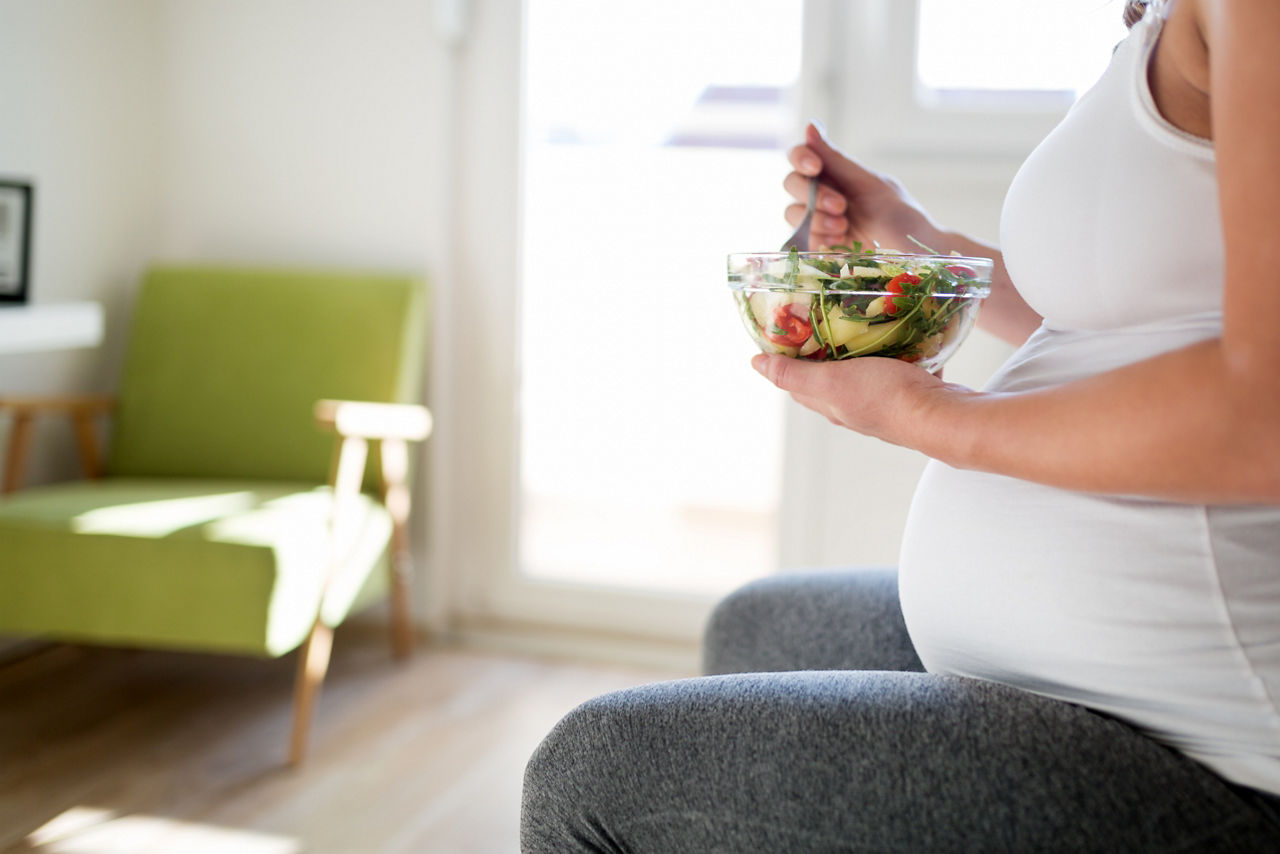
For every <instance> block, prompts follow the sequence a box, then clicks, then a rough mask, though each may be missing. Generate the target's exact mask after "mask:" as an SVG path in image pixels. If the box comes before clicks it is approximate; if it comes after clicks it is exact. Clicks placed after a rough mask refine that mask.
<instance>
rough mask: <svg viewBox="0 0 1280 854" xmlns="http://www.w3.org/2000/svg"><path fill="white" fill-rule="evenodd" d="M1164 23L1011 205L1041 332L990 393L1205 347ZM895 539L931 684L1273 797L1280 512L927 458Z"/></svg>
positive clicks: (1189, 193) (1064, 132)
mask: <svg viewBox="0 0 1280 854" xmlns="http://www.w3.org/2000/svg"><path fill="white" fill-rule="evenodd" d="M1159 5H1160V4H1154V5H1153V8H1151V9H1149V10H1148V12H1147V15H1146V16H1145V17H1144V19H1143V20H1142V21H1141V22H1140V23H1138V24H1137V25H1136V26H1135V27H1134V28H1133V30H1132V32H1131V33H1130V35H1129V37H1128V38H1127V39H1126V40H1125V41H1124V42H1123V43H1122V44H1121V45H1120V47H1119V48H1118V49H1117V51H1116V53H1115V56H1114V57H1113V59H1112V62H1111V65H1110V67H1109V68H1108V70H1107V71H1106V73H1105V74H1104V75H1103V77H1102V78H1101V79H1100V80H1099V82H1098V84H1097V85H1096V86H1095V87H1094V88H1093V89H1092V90H1090V92H1089V93H1088V94H1086V95H1084V96H1083V97H1082V98H1081V99H1080V100H1079V101H1078V102H1077V103H1076V105H1075V106H1074V107H1073V108H1072V110H1071V111H1070V113H1069V114H1068V115H1067V117H1066V118H1065V119H1064V120H1063V122H1062V123H1061V124H1060V125H1059V126H1058V127H1057V128H1056V129H1055V130H1054V131H1053V132H1052V133H1051V134H1050V135H1049V136H1048V137H1047V138H1046V139H1045V140H1044V142H1043V143H1042V144H1041V145H1040V146H1039V148H1037V149H1036V151H1035V152H1033V153H1032V154H1031V156H1030V157H1029V158H1028V159H1027V161H1026V163H1025V164H1024V165H1023V167H1022V169H1021V170H1020V171H1019V173H1018V175H1017V177H1016V178H1015V179H1014V182H1013V184H1012V186H1011V187H1010V190H1009V194H1008V197H1007V199H1006V202H1005V207H1004V211H1003V215H1002V217H1001V242H1002V244H1003V251H1004V257H1005V261H1006V263H1007V265H1008V269H1009V272H1010V275H1011V276H1012V278H1013V281H1014V283H1015V284H1016V285H1017V287H1018V289H1019V291H1020V292H1021V293H1022V294H1023V296H1024V297H1025V299H1026V300H1027V302H1028V303H1030V304H1031V306H1032V307H1033V308H1035V309H1036V310H1037V311H1038V312H1040V313H1041V315H1042V316H1043V317H1044V318H1045V321H1044V324H1043V325H1042V327H1041V328H1040V329H1039V330H1037V331H1036V332H1035V334H1033V335H1032V336H1031V338H1030V339H1029V340H1028V341H1027V343H1026V344H1025V345H1024V346H1023V347H1022V348H1020V349H1019V350H1018V351H1017V352H1016V353H1015V354H1014V355H1013V356H1012V358H1011V359H1010V360H1009V362H1008V363H1007V364H1006V365H1005V366H1004V367H1003V368H1002V369H1001V370H1000V371H999V372H998V373H997V374H996V376H995V377H993V378H992V380H991V381H990V383H989V384H988V389H990V390H993V391H1020V390H1026V389H1036V388H1043V387H1045V386H1051V385H1055V384H1058V383H1063V382H1067V381H1070V380H1073V379H1077V378H1080V377H1084V376H1088V375H1091V374H1096V373H1099V372H1102V371H1106V370H1109V369H1111V368H1114V367H1117V366H1120V365H1124V364H1128V363H1132V362H1135V361H1138V360H1141V359H1144V358H1147V357H1149V356H1153V355H1156V354H1158V353H1161V352H1165V351H1168V350H1172V349H1175V348H1180V347H1184V346H1186V345H1188V344H1191V343H1193V342H1195V341H1199V340H1203V339H1205V338H1211V337H1217V336H1219V335H1220V334H1221V329H1222V315H1221V309H1222V280H1223V247H1222V238H1221V226H1220V222H1219V217H1218V199H1217V184H1216V179H1215V175H1214V152H1213V147H1212V145H1211V143H1209V142H1208V141H1206V140H1203V139H1199V138H1197V137H1193V136H1190V135H1189V134H1186V133H1183V132H1182V131H1179V130H1178V129H1176V128H1174V127H1173V126H1172V125H1170V124H1169V123H1168V122H1167V121H1165V120H1164V119H1163V118H1162V117H1161V116H1160V114H1159V113H1158V112H1157V110H1156V108H1155V105H1154V102H1153V100H1152V98H1151V93H1150V89H1149V87H1148V84H1147V67H1148V62H1149V59H1150V56H1151V52H1152V48H1153V47H1154V45H1155V42H1156V39H1157V38H1158V36H1159V33H1160V30H1161V27H1162V24H1163V13H1162V9H1161V8H1159ZM903 541H904V547H903V551H902V558H901V575H900V584H901V595H902V606H903V612H904V614H905V616H906V620H907V627H908V629H909V630H910V632H911V638H912V641H913V642H914V643H915V645H916V648H917V650H918V651H919V653H920V656H921V658H922V659H923V661H924V663H925V666H926V667H927V668H928V669H929V670H930V671H933V672H937V673H948V674H955V675H961V676H969V677H976V678H981V679H988V680H993V681H998V682H1003V683H1008V684H1012V685H1016V686H1020V687H1022V688H1026V689H1028V690H1030V691H1034V692H1036V693H1039V694H1045V695H1048V696H1051V697H1056V698H1060V699H1063V700H1068V701H1072V702H1076V703H1080V704H1083V705H1085V706H1089V707H1091V708H1095V709H1097V710H1099V711H1103V712H1107V713H1109V714H1112V715H1115V716H1117V717H1119V718H1121V719H1123V720H1125V721H1128V722H1130V723H1131V724H1133V725H1135V726H1136V727H1138V728H1139V729H1141V730H1143V731H1145V732H1147V733H1149V734H1150V735H1152V736H1154V737H1155V738H1156V739H1158V740H1160V741H1162V742H1164V743H1166V744H1169V745H1171V746H1173V747H1175V748H1178V749H1180V750H1182V751H1183V752H1185V753H1186V754H1188V755H1189V756H1191V757H1192V758H1194V759H1197V760H1199V761H1201V762H1203V763H1205V764H1206V765H1208V766H1209V767H1211V768H1213V769H1214V770H1215V771H1217V772H1218V773H1220V774H1222V775H1223V776H1224V777H1226V778H1227V779H1229V780H1232V781H1235V782H1238V783H1242V784H1245V785H1249V786H1254V787H1256V788H1259V789H1262V790H1264V791H1268V792H1272V793H1276V794H1280V711H1278V705H1277V701H1278V700H1280V507H1275V506H1265V507H1264V506H1253V507H1240V506H1230V507H1228V506H1203V505H1188V504H1177V503H1171V502H1167V501H1159V500H1152V499H1145V498H1141V497H1117V496H1102V495H1091V494H1083V493H1077V492H1068V491H1064V490H1060V489H1054V488H1051V487H1047V486H1041V485H1038V484H1033V483H1028V482H1025V481H1019V480H1015V479H1012V478H1007V477H1001V476H997V475H990V474H984V473H980V472H969V471H960V470H957V469H953V468H950V467H948V466H945V465H943V464H941V463H937V462H931V463H930V464H929V465H928V466H927V467H926V469H925V473H924V476H923V478H922V479H921V482H920V485H919V487H918V489H917V492H916V495H915V499H914V501H913V502H912V507H911V512H910V514H909V518H908V522H907V530H906V533H905V536H904V540H903Z"/></svg>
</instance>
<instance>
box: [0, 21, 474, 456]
mask: <svg viewBox="0 0 1280 854" xmlns="http://www.w3.org/2000/svg"><path fill="white" fill-rule="evenodd" d="M434 8H435V6H434V4H433V3H429V2H423V0H377V2H363V0H219V2H207V0H111V2H100V0H0V174H3V175H8V176H13V177H23V178H30V179H33V180H34V182H35V183H36V201H35V209H36V222H35V226H34V235H35V244H34V250H33V269H32V278H33V286H32V292H31V297H30V298H31V300H32V301H33V302H36V303H42V302H60V301H67V300H79V299H91V300H99V301H101V302H103V303H104V304H105V307H106V312H107V335H106V341H105V344H104V346H103V347H102V348H100V349H97V350H81V351H72V352H63V353H49V354H38V355H36V354H30V355H22V356H0V394H6V393H9V394H13V393H32V394H36V393H46V394H47V393H59V392H74V391H110V390H112V389H113V388H114V382H115V376H116V374H117V372H118V369H119V363H120V358H121V353H122V349H123V342H124V340H125V336H126V333H127V327H128V319H129V311H130V304H131V297H132V294H133V290H134V286H135V284H136V281H137V279H138V276H139V273H140V272H141V271H142V269H143V268H144V267H145V266H146V265H147V264H148V263H149V262H151V261H153V260H157V259H164V260H231V261H246V262H262V263H281V264H289V263H297V264H309V265H332V266H348V267H362V268H380V269H390V270H406V271H410V272H420V273H426V274H428V275H429V276H430V275H431V274H432V273H433V271H434V270H436V269H437V268H439V267H443V266H444V263H443V260H442V256H443V255H444V254H445V252H446V247H447V239H448V237H447V236H448V227H447V223H448V221H449V208H450V205H451V200H450V198H449V196H448V191H449V187H450V184H449V178H448V176H449V174H450V169H451V164H450V163H449V159H450V156H451V151H452V141H451V136H450V128H449V124H448V122H447V120H446V112H447V109H448V105H449V104H450V103H451V100H450V97H451V84H450V80H449V74H450V61H449V53H448V48H447V47H446V46H445V45H444V44H443V43H442V41H441V40H440V39H439V38H438V37H437V34H436V21H435V17H434V14H433V11H434ZM435 284H436V286H437V287H439V286H440V284H441V283H439V282H438V281H437V282H435ZM3 429H4V426H0V430H3ZM68 433H69V431H67V430H66V429H65V428H63V426H62V425H60V424H57V423H56V422H48V423H42V424H41V425H40V427H39V429H38V432H37V438H36V447H35V449H34V454H33V459H32V465H31V468H30V470H29V478H28V480H29V482H31V481H34V482H39V481H45V480H50V479H54V478H60V477H65V476H68V475H71V474H73V473H74V472H75V471H76V466H75V461H74V456H73V454H72V448H73V447H74V445H73V444H72V443H71V442H70V441H69V438H68ZM3 438H4V437H3V435H0V439H3Z"/></svg>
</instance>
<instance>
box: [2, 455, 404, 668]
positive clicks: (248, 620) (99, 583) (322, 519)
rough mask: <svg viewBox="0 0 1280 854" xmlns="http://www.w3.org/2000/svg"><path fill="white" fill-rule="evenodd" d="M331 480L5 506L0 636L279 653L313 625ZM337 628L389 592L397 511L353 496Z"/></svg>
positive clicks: (157, 483)
mask: <svg viewBox="0 0 1280 854" xmlns="http://www.w3.org/2000/svg"><path fill="white" fill-rule="evenodd" d="M332 503H333V502H332V495H331V493H330V491H329V489H328V488H327V487H317V486H315V485H314V484H310V483H297V482H279V481H238V480H221V481H210V480H189V479H170V478H106V479H104V480H98V481H87V482H78V483H70V484H57V485H52V486H45V487H38V488H34V489H29V490H25V491H22V492H19V493H16V494H15V495H13V496H11V497H9V498H8V499H6V500H5V501H3V502H0V579H3V581H2V582H0V589H2V592H0V632H12V633H15V634H35V635H46V636H52V637H57V638H61V639H65V640H79V641H90V642H99V643H110V644H120V645H138V646H152V645H163V646H168V647H177V648H187V649H193V650H211V651H212V650H218V651H226V652H243V653H252V654H262V655H271V656H275V655H281V654H283V653H285V652H288V651H289V650H291V649H293V648H294V647H296V646H297V645H298V644H299V643H301V641H302V640H303V639H304V637H305V636H306V634H307V632H308V630H309V629H310V628H311V623H312V621H313V620H314V617H315V614H316V609H317V606H318V603H319V599H320V596H321V587H322V577H323V574H324V570H325V566H326V563H325V555H326V553H327V551H328V545H329V543H330V539H329V530H330V528H329V520H330V513H331V507H332ZM347 519H348V520H349V521H351V522H353V523H354V524H352V525H350V526H348V527H349V535H348V536H347V537H345V538H344V540H343V541H342V542H341V543H340V544H339V549H338V552H339V553H340V554H341V556H342V557H341V561H340V568H339V571H338V573H337V574H336V575H335V580H334V581H333V582H332V583H331V585H330V588H329V591H328V594H327V595H326V597H325V602H324V610H323V616H324V619H325V622H327V623H329V624H330V625H336V624H337V623H339V622H340V621H341V620H342V619H343V618H344V617H345V616H346V615H347V614H348V613H349V612H350V611H351V610H353V609H354V608H356V607H359V606H362V605H363V604H365V603H367V602H368V601H371V600H372V599H373V598H375V597H377V596H380V595H382V594H383V593H385V592H386V590H387V587H388V583H387V582H388V572H387V569H386V566H387V564H386V561H387V555H386V545H387V542H388V538H389V535H390V530H391V520H390V517H389V516H388V515H387V513H386V511H385V509H384V508H383V507H382V506H381V505H380V504H379V503H378V502H377V501H375V500H373V499H372V498H370V497H368V496H365V495H361V496H360V497H359V499H357V500H355V501H353V504H352V507H351V511H350V515H349V516H347Z"/></svg>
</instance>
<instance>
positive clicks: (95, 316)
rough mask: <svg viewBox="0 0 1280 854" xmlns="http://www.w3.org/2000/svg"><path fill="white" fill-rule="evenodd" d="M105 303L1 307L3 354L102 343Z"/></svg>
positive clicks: (71, 348) (0, 335)
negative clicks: (103, 308) (103, 304)
mask: <svg viewBox="0 0 1280 854" xmlns="http://www.w3.org/2000/svg"><path fill="white" fill-rule="evenodd" d="M103 325H104V321H103V312H102V304H101V303H96V302H64V303H47V304H33V305H3V304H0V354H3V353H30V352H33V351H38V350H74V349H77V348H80V347H96V346H97V345H99V344H101V343H102V331H103Z"/></svg>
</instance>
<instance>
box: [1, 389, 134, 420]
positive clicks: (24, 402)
mask: <svg viewBox="0 0 1280 854" xmlns="http://www.w3.org/2000/svg"><path fill="white" fill-rule="evenodd" d="M115 405H116V400H115V398H114V397H112V396H111V395H107V394H63V395H51V396H44V397H0V411H8V412H12V413H14V415H26V416H30V415H40V414H43V413H46V412H50V413H66V414H71V415H93V414H97V413H102V412H110V411H111V410H112V409H113V408H115Z"/></svg>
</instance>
